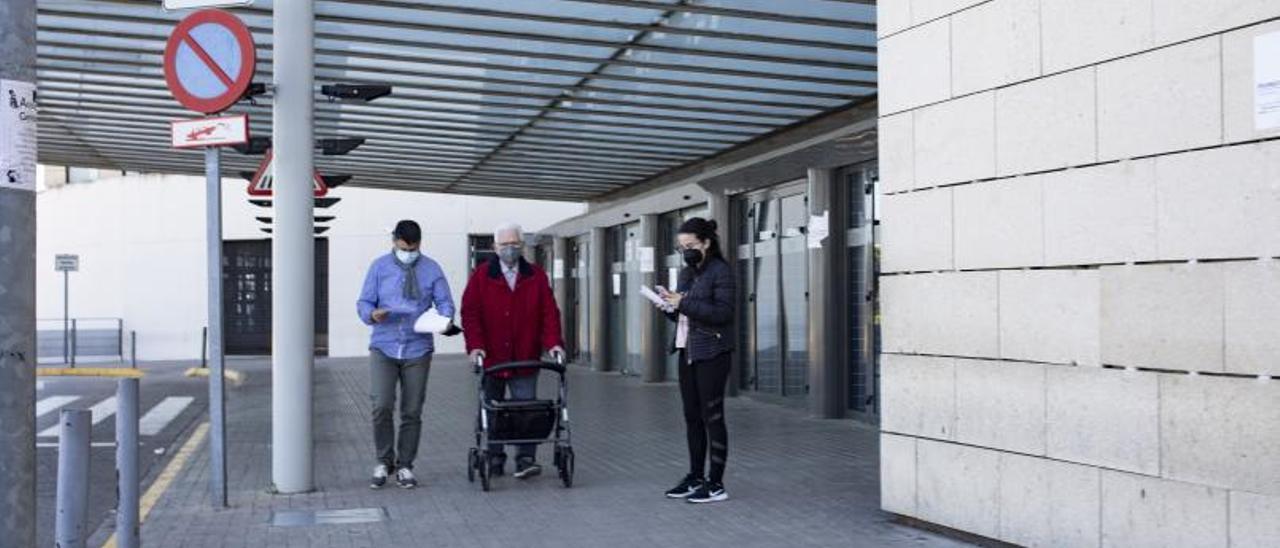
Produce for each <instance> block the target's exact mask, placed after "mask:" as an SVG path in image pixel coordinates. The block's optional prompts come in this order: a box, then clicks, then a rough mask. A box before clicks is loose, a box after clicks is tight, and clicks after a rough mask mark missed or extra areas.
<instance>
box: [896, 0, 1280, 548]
mask: <svg viewBox="0 0 1280 548" xmlns="http://www.w3.org/2000/svg"><path fill="white" fill-rule="evenodd" d="M879 14H880V15H879V17H880V33H881V40H880V67H881V73H880V88H881V95H880V98H879V100H880V115H881V119H880V150H881V166H880V167H881V176H882V184H883V187H884V191H885V196H884V197H883V202H882V205H883V237H884V240H883V259H884V262H883V270H884V272H885V276H884V277H883V279H882V282H881V283H882V286H881V287H882V306H883V317H884V349H885V352H886V355H885V356H884V371H883V385H884V386H883V390H884V400H883V405H884V408H883V424H882V429H883V435H882V446H881V451H882V470H883V485H882V488H883V507H884V508H885V509H886V510H888V511H890V512H895V513H899V514H904V515H907V516H911V517H915V518H918V519H921V520H925V521H929V522H934V523H938V524H941V525H944V526H948V527H953V528H957V529H961V530H965V531H969V532H972V533H976V534H979V535H983V536H987V537H993V538H997V539H1001V540H1005V541H1008V542H1013V543H1017V544H1024V545H1031V546H1125V547H1133V546H1241V547H1243V546H1280V525H1278V523H1280V522H1278V521H1277V520H1276V519H1275V517H1276V516H1278V515H1280V458H1277V456H1280V380H1271V379H1270V375H1277V374H1280V342H1277V341H1280V337H1278V336H1277V335H1280V262H1278V261H1276V260H1275V259H1276V258H1277V257H1280V236H1278V235H1280V215H1278V214H1277V212H1280V139H1278V138H1280V131H1270V132H1258V131H1255V130H1254V126H1253V117H1252V109H1253V89H1252V87H1253V64H1254V59H1253V38H1254V36H1257V35H1259V34H1261V33H1264V32H1277V31H1280V20H1278V19H1280V2H1276V1H1274V0H1213V1H1205V0H1156V1H1154V2H1152V1H1151V0H990V1H976V0H947V1H943V0H889V1H882V2H880V4H879Z"/></svg>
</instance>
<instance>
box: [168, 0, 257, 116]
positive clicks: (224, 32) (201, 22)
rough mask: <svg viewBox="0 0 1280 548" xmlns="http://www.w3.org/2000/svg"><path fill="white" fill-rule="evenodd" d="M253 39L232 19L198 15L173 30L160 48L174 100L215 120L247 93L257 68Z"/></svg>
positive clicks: (218, 14) (215, 13)
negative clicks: (210, 115) (214, 117)
mask: <svg viewBox="0 0 1280 548" xmlns="http://www.w3.org/2000/svg"><path fill="white" fill-rule="evenodd" d="M257 61H258V58H257V52H256V49H255V47H254V43H253V34H252V33H250V32H249V28H248V27H246V26H245V24H244V23H243V22H242V21H240V19H239V18H237V17H236V16H234V15H231V14H230V13H227V12H225V11H220V10H214V9H208V10H201V11H197V12H195V13H193V14H191V15H189V16H187V18H186V19H183V20H182V22H181V23H178V26H177V28H175V29H173V33H172V34H170V35H169V42H168V43H167V44H166V45H165V48H164V79H165V83H166V84H168V86H169V91H170V92H172V93H173V96H174V98H175V99H177V100H178V102H179V103H181V104H182V106H184V107H187V108H188V109H191V110H194V111H196V112H203V113H205V114H214V113H218V112H222V111H223V110H226V109H227V108H229V107H230V106H231V105H234V104H235V103H236V102H237V101H239V100H240V98H241V97H244V93H245V91H246V90H248V89H249V84H250V83H252V81H253V73H254V69H255V65H256V64H257Z"/></svg>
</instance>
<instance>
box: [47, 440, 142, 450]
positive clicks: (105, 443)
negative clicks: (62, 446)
mask: <svg viewBox="0 0 1280 548" xmlns="http://www.w3.org/2000/svg"><path fill="white" fill-rule="evenodd" d="M89 445H90V446H91V447H94V448H99V447H115V446H116V442H114V441H95V442H93V443H91V444H89ZM138 445H142V444H138ZM36 447H38V448H42V449H47V448H50V447H52V448H54V449H57V447H58V442H56V441H44V442H40V443H37V444H36Z"/></svg>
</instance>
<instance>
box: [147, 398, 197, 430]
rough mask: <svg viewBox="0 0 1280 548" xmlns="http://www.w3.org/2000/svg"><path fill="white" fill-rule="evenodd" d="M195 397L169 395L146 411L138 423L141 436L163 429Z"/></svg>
mask: <svg viewBox="0 0 1280 548" xmlns="http://www.w3.org/2000/svg"><path fill="white" fill-rule="evenodd" d="M193 401H195V398H192V397H190V396H169V397H167V398H165V399H164V401H161V402H160V403H158V404H156V406H155V407H152V408H151V410H150V411H147V414H146V415H143V416H142V420H141V421H140V423H139V427H138V428H139V430H138V432H139V433H140V434H142V435H143V436H154V435H156V434H159V433H160V432H161V431H163V430H164V427H166V426H168V425H169V423H170V422H171V421H173V419H176V418H178V415H181V414H182V412H183V411H184V410H185V409H186V408H187V407H188V406H190V405H191V402H193Z"/></svg>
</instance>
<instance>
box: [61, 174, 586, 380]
mask: <svg viewBox="0 0 1280 548" xmlns="http://www.w3.org/2000/svg"><path fill="white" fill-rule="evenodd" d="M244 187H245V183H244V182H243V181H240V180H227V181H226V182H225V184H224V185H223V223H224V239H226V240H249V239H262V238H265V237H267V235H266V234H263V233H262V232H260V231H259V230H258V226H259V223H258V222H257V221H256V220H254V217H255V216H262V215H267V216H269V215H270V210H269V209H264V208H259V207H254V206H252V205H250V204H249V203H248V202H247V199H246V198H247V196H246V195H245V193H244ZM332 195H334V196H339V197H341V198H342V201H341V202H339V203H338V204H337V205H335V206H333V207H332V208H330V209H327V210H317V211H318V212H322V213H320V214H326V215H335V216H336V217H337V219H336V220H335V221H333V222H332V223H329V225H330V226H332V227H333V228H331V229H330V230H329V231H328V232H327V233H326V234H324V237H326V238H328V239H329V255H330V264H329V307H330V310H329V353H330V355H332V356H359V355H364V354H365V353H367V350H366V348H367V346H368V328H367V327H366V326H365V325H364V324H363V323H361V322H360V320H359V319H358V318H357V317H356V316H355V301H356V297H357V295H358V294H359V291H360V286H361V283H362V282H363V280H364V274H365V271H366V269H367V267H368V265H369V263H370V261H372V260H373V258H374V257H376V256H378V255H379V254H382V253H386V252H387V251H388V250H389V249H390V246H391V244H390V241H389V236H388V234H389V233H390V230H391V227H392V226H394V224H395V222H396V221H397V220H399V219H405V218H407V219H413V220H416V221H418V223H419V224H421V225H422V228H423V233H424V234H423V251H424V253H426V254H427V255H428V256H430V257H432V258H434V259H436V260H437V261H438V262H439V263H440V264H441V266H442V267H443V268H444V270H445V273H446V275H447V276H448V278H449V285H450V286H451V288H452V290H453V292H454V300H455V302H460V301H461V297H462V290H463V288H464V286H465V283H466V280H467V275H468V274H469V272H468V270H469V266H468V249H467V245H468V241H467V237H468V235H469V234H484V233H489V232H491V231H492V230H493V227H495V226H497V225H498V224H500V223H502V222H504V221H515V222H519V223H521V224H522V225H523V226H524V228H525V229H526V230H528V231H537V230H540V229H541V228H543V227H545V226H548V225H550V224H552V223H554V222H558V221H560V220H562V219H565V218H568V217H571V216H574V215H578V214H580V213H582V212H583V211H584V210H585V206H584V205H582V204H576V203H560V202H542V201H532V200H513V199H503V198H488V197H474V196H457V195H444V194H424V193H411V192H396V191H387V190H373V189H362V188H340V189H336V190H334V191H333V192H332ZM204 207H205V206H204V180H203V178H196V177H187V176H177V175H155V174H147V175H134V174H130V175H128V176H123V177H109V178H104V179H99V180H97V181H95V182H92V183H88V184H69V185H65V186H58V187H54V188H51V189H49V190H45V191H43V192H41V193H40V194H39V197H38V201H37V208H38V216H39V220H38V223H39V224H38V231H39V232H38V236H37V238H38V242H37V255H38V256H37V261H38V262H37V265H38V273H39V274H38V278H37V293H38V296H37V316H38V317H39V318H45V319H56V318H61V317H62V302H63V298H62V277H61V275H59V274H58V273H56V272H54V271H53V260H54V259H53V256H54V255H55V254H58V253H78V254H79V255H80V272H77V273H74V274H72V275H71V280H70V286H71V287H70V291H71V316H72V317H77V318H85V317H107V318H123V319H124V328H125V330H126V331H129V330H135V331H137V333H138V356H139V358H140V359H145V360H168V359H192V358H198V357H199V355H200V332H201V329H202V327H203V326H204V325H205V323H206V322H205V318H206V303H207V302H208V301H207V298H206V296H205V291H206V284H205V268H206V261H205V239H204V238H205V233H204V230H205V224H204V219H205V215H204ZM55 323H56V322H55ZM50 327H52V328H59V326H58V325H53V324H49V325H46V323H45V322H42V323H41V328H50ZM437 346H438V351H439V352H442V353H448V352H462V351H463V346H462V338H461V337H455V338H451V339H444V338H440V339H439V340H438V341H437Z"/></svg>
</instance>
